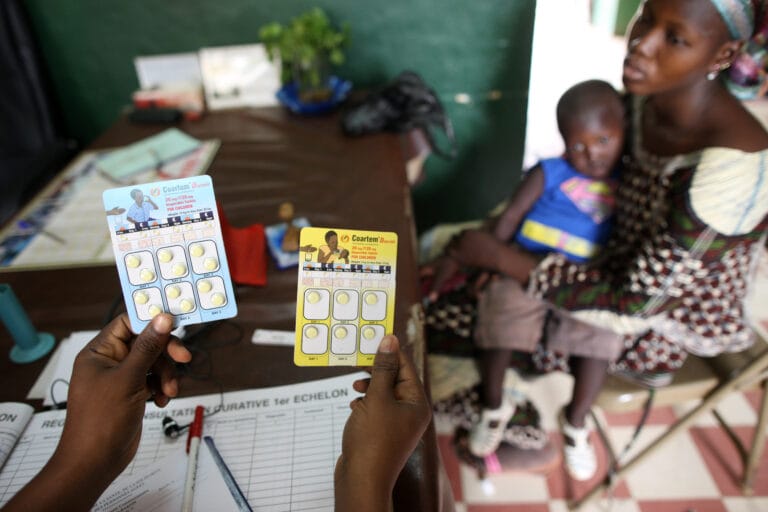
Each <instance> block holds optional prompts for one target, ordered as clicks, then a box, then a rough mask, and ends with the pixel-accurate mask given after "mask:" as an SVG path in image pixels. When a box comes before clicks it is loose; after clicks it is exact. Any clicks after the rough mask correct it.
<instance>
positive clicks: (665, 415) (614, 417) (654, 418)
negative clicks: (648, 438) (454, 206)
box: [604, 406, 677, 427]
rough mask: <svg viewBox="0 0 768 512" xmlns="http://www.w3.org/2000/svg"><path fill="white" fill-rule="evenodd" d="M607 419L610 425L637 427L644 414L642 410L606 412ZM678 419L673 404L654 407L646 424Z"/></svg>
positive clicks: (663, 422) (665, 422)
mask: <svg viewBox="0 0 768 512" xmlns="http://www.w3.org/2000/svg"><path fill="white" fill-rule="evenodd" d="M604 414H605V420H606V421H607V422H608V426H609V427H635V426H637V424H638V423H639V422H640V417H641V416H642V415H643V412H642V410H637V411H631V412H622V413H616V412H606V411H604ZM675 421H677V415H676V414H675V411H674V409H673V408H672V407H671V406H665V407H653V408H651V412H650V414H649V415H648V419H647V420H646V422H645V424H646V425H671V424H672V423H674V422H675Z"/></svg>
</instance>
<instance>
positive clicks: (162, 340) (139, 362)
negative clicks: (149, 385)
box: [124, 313, 173, 378]
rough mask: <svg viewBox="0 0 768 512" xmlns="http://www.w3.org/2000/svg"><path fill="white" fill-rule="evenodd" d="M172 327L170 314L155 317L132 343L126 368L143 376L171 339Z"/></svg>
mask: <svg viewBox="0 0 768 512" xmlns="http://www.w3.org/2000/svg"><path fill="white" fill-rule="evenodd" d="M172 328H173V320H172V319H171V316H170V315H167V314H162V313H161V314H159V315H157V316H156V317H155V318H153V319H152V321H151V322H150V323H148V324H147V326H146V327H145V328H144V330H143V331H141V333H140V334H139V335H138V336H137V337H136V339H135V340H134V342H133V343H132V344H131V351H130V352H129V353H128V356H127V357H126V358H125V362H124V367H125V368H126V370H127V371H129V372H132V373H135V374H136V375H137V376H139V377H141V378H143V377H144V375H145V374H146V373H147V371H149V369H150V368H151V367H152V365H153V364H155V361H157V358H158V357H159V356H160V354H162V353H163V350H165V347H166V346H167V345H168V342H169V341H170V340H171V329H172Z"/></svg>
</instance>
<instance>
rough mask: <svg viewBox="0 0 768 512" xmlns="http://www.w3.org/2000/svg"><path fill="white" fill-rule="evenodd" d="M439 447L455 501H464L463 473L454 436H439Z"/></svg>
mask: <svg viewBox="0 0 768 512" xmlns="http://www.w3.org/2000/svg"><path fill="white" fill-rule="evenodd" d="M437 446H438V448H439V449H440V456H441V457H442V459H443V464H444V465H445V472H446V473H447V474H448V480H450V482H451V490H452V491H453V499H454V500H455V501H457V502H460V501H463V500H464V496H463V494H462V492H461V473H460V472H459V464H460V463H459V459H458V458H457V457H456V451H455V450H454V449H453V434H448V435H439V436H437Z"/></svg>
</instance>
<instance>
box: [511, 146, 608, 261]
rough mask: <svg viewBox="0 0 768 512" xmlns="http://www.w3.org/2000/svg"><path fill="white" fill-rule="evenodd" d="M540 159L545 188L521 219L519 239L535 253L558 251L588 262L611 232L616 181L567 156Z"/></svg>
mask: <svg viewBox="0 0 768 512" xmlns="http://www.w3.org/2000/svg"><path fill="white" fill-rule="evenodd" d="M539 163H540V165H541V168H542V169H543V171H544V191H543V193H542V194H541V197H539V199H538V200H537V201H536V202H535V203H534V204H533V207H532V208H531V210H530V211H529V212H528V214H527V215H526V216H525V217H524V218H523V221H522V222H521V223H520V227H519V229H518V231H517V234H516V235H515V241H516V242H517V243H518V244H520V245H521V246H522V247H523V248H525V249H526V250H528V251H531V252H534V253H544V252H552V251H557V252H560V253H563V254H564V255H565V256H566V257H568V259H570V260H572V261H575V262H585V261H587V260H589V259H590V258H591V257H592V256H594V255H595V253H596V252H597V251H598V250H599V249H600V247H601V246H602V245H603V244H604V243H605V241H606V240H607V239H608V235H609V234H610V231H611V214H612V213H613V205H614V195H613V185H612V183H611V181H610V180H607V181H599V180H595V179H592V178H588V177H586V176H584V175H583V174H581V173H579V172H578V171H576V170H575V169H574V168H573V167H571V165H570V164H569V163H568V162H567V161H566V160H565V159H564V158H549V159H546V160H542V161H541V162H539Z"/></svg>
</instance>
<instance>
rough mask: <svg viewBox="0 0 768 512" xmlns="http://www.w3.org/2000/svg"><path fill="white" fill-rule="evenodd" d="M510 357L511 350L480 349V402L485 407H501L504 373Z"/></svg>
mask: <svg viewBox="0 0 768 512" xmlns="http://www.w3.org/2000/svg"><path fill="white" fill-rule="evenodd" d="M511 357H512V351H511V350H505V349H489V350H481V351H480V378H481V379H482V383H481V389H482V391H483V397H482V404H483V407H485V408H486V409H498V408H499V407H501V401H502V398H503V397H504V374H505V373H506V371H507V366H509V360H510V358H511Z"/></svg>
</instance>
